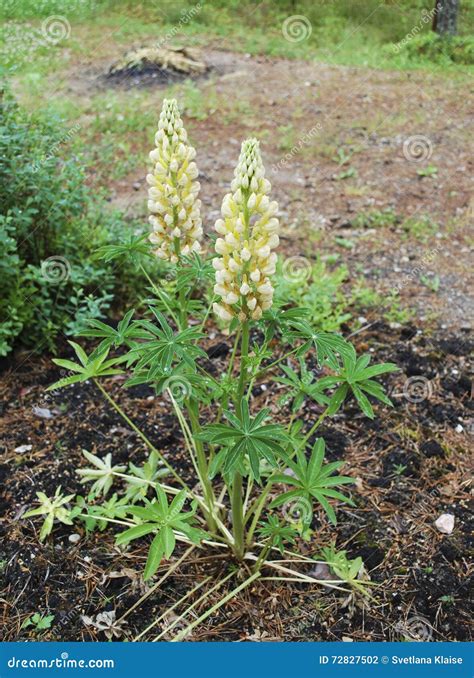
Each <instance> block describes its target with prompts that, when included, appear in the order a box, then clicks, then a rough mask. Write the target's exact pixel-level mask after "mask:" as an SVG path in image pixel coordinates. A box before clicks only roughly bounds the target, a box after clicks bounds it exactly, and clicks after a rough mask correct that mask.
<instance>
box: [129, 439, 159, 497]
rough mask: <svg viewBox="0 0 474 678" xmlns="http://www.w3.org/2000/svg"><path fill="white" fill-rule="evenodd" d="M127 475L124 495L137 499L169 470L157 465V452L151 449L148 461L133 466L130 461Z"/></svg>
mask: <svg viewBox="0 0 474 678" xmlns="http://www.w3.org/2000/svg"><path fill="white" fill-rule="evenodd" d="M129 475H130V477H129V478H128V479H127V492H126V495H125V496H126V497H127V499H128V500H131V501H139V500H140V499H143V498H144V497H146V495H147V494H148V492H149V490H150V487H152V486H153V484H154V483H158V481H159V479H160V478H163V477H164V476H166V475H169V470H168V469H167V468H164V467H161V468H160V467H159V458H158V455H157V453H156V452H155V451H154V450H152V452H151V453H150V456H149V457H148V461H146V462H145V463H144V464H143V466H141V467H139V466H135V464H133V463H132V462H130V464H129Z"/></svg>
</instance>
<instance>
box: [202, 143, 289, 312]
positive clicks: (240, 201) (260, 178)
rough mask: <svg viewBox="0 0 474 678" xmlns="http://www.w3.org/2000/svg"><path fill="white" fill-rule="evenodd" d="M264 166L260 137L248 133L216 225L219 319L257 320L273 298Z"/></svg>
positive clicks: (272, 227)
mask: <svg viewBox="0 0 474 678" xmlns="http://www.w3.org/2000/svg"><path fill="white" fill-rule="evenodd" d="M264 175H265V169H264V167H263V163H262V158H261V156H260V148H259V143H258V141H257V140H256V139H248V140H247V141H244V142H243V144H242V149H241V152H240V158H239V163H238V165H237V167H236V169H235V171H234V180H233V181H232V184H231V189H232V191H233V192H232V193H228V194H227V195H226V196H225V197H224V200H223V201H222V210H221V213H222V219H218V220H217V221H216V225H215V229H216V231H217V233H218V234H219V235H220V236H221V237H220V238H217V240H216V252H217V254H219V255H220V256H219V257H216V258H215V259H214V260H213V265H214V268H215V269H216V284H215V286H214V292H215V293H216V294H217V295H218V296H219V297H220V301H219V303H216V304H214V312H215V313H216V315H217V316H218V317H220V318H221V319H222V320H225V321H230V320H232V318H234V317H238V318H239V320H241V321H242V322H243V321H246V320H249V319H253V320H258V319H259V318H260V317H261V316H262V312H263V311H265V310H266V309H268V308H270V306H271V305H272V302H273V286H272V283H271V276H272V275H273V274H274V273H275V267H276V260H277V255H276V254H275V252H272V250H273V249H275V247H277V246H278V243H279V238H278V234H277V232H278V219H276V218H275V215H276V213H277V211H278V205H277V203H276V202H275V201H272V202H270V199H269V197H268V193H269V192H270V189H271V185H270V182H269V181H268V179H265V178H264Z"/></svg>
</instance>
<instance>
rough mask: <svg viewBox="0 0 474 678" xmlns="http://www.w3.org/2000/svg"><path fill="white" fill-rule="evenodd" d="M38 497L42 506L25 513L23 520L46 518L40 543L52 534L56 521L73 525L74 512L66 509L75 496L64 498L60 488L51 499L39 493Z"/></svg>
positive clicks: (70, 495)
mask: <svg viewBox="0 0 474 678" xmlns="http://www.w3.org/2000/svg"><path fill="white" fill-rule="evenodd" d="M36 496H37V497H38V499H39V501H40V506H38V507H37V508H35V509H30V510H29V511H27V512H26V513H24V514H23V518H31V517H33V516H38V515H44V516H46V517H45V519H44V522H43V525H42V527H41V532H40V541H44V540H45V539H46V537H47V536H48V535H49V534H51V531H52V529H53V525H54V521H55V520H58V521H59V522H61V523H64V524H65V525H72V518H73V512H72V511H71V510H69V509H68V508H66V506H65V505H66V504H68V503H69V502H70V501H71V500H72V499H74V494H68V495H67V496H63V494H62V493H61V486H59V487H58V488H57V489H56V492H55V493H54V496H53V497H52V498H51V499H50V498H49V497H47V496H46V495H45V494H44V492H37V493H36Z"/></svg>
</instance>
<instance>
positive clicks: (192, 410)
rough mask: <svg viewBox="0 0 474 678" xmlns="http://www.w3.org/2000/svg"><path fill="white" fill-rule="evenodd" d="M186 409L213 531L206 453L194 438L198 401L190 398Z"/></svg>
mask: <svg viewBox="0 0 474 678" xmlns="http://www.w3.org/2000/svg"><path fill="white" fill-rule="evenodd" d="M187 410H188V415H189V420H190V422H191V431H192V433H193V437H194V445H195V450H196V459H197V465H198V470H199V476H200V481H201V484H202V489H203V493H204V497H205V499H206V503H207V505H208V507H209V512H208V514H207V515H206V520H207V524H208V526H209V529H210V530H211V532H215V530H216V523H215V520H214V517H213V513H214V511H215V501H216V498H215V495H214V492H213V489H212V484H211V481H210V480H209V470H208V465H207V459H206V453H205V451H204V444H203V442H202V441H201V440H198V439H197V438H196V434H197V433H200V431H201V424H200V423H199V414H198V412H199V410H198V403H197V401H196V400H195V399H194V398H190V399H189V400H188V402H187Z"/></svg>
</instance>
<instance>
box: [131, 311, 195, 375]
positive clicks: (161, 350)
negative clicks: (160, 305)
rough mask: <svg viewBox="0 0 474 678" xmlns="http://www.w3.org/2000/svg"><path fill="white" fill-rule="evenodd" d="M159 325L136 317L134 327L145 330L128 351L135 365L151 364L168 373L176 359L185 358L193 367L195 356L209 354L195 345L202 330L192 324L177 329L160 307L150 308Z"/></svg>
mask: <svg viewBox="0 0 474 678" xmlns="http://www.w3.org/2000/svg"><path fill="white" fill-rule="evenodd" d="M151 310H152V312H153V315H154V316H155V318H156V320H157V322H158V325H155V324H154V323H152V322H151V321H149V320H137V321H135V322H134V323H133V327H135V328H136V327H138V328H140V329H141V330H144V331H145V334H144V336H143V339H144V341H143V342H141V343H139V344H138V343H136V344H134V345H133V347H132V349H131V350H130V352H129V353H128V362H129V364H132V363H136V366H135V369H137V370H143V369H145V368H148V370H150V371H151V373H150V378H154V377H153V374H154V372H155V371H156V374H164V373H169V372H170V371H171V366H172V365H173V362H184V363H185V364H186V365H188V366H189V367H191V368H193V369H194V363H195V360H196V358H200V357H202V358H204V357H207V354H206V352H205V351H204V350H203V349H202V348H200V347H199V346H197V345H196V343H197V342H198V341H199V339H201V338H202V337H203V334H202V333H201V332H200V331H199V330H197V329H195V328H192V327H188V328H187V329H185V330H182V331H180V332H174V331H173V329H172V327H171V326H170V325H169V324H168V322H167V321H166V318H165V317H164V316H163V314H162V313H161V312H160V311H157V310H156V309H153V308H152V309H151Z"/></svg>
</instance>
